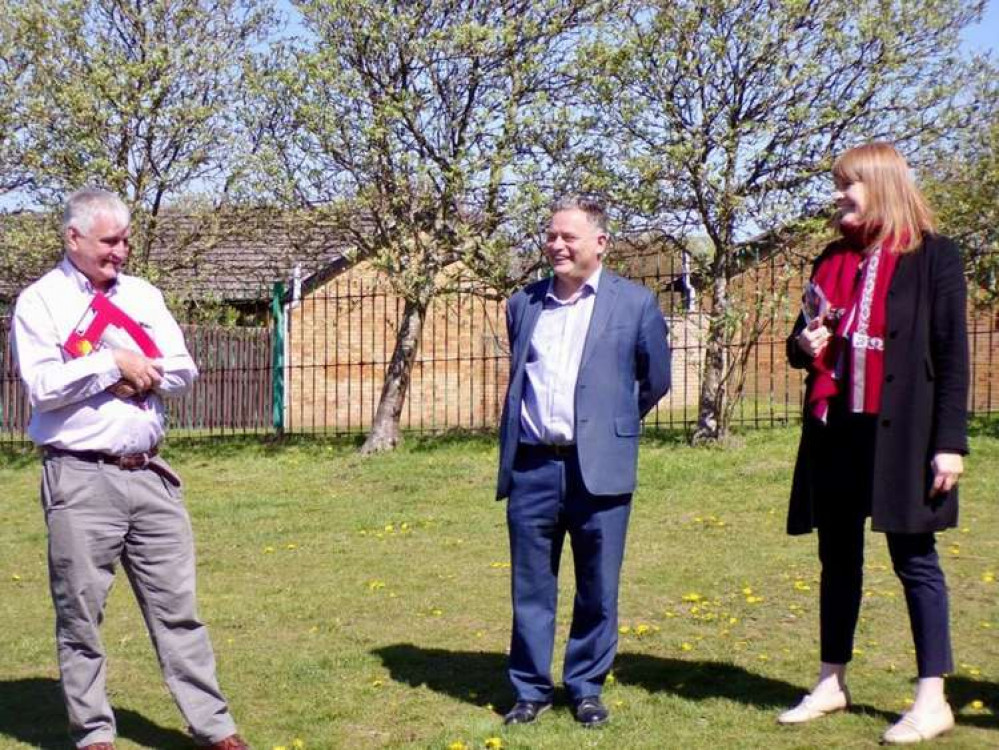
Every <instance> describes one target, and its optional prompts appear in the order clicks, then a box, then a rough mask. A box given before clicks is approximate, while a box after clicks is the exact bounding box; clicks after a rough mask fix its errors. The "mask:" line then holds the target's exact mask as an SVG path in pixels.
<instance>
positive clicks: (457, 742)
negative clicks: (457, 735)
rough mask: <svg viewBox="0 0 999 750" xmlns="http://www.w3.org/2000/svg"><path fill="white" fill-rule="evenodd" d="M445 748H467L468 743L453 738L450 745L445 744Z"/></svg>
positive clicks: (448, 749)
mask: <svg viewBox="0 0 999 750" xmlns="http://www.w3.org/2000/svg"><path fill="white" fill-rule="evenodd" d="M447 750H469V748H468V745H466V744H465V743H464V742H462V741H461V740H455V741H454V742H452V743H451V744H450V745H448V746H447Z"/></svg>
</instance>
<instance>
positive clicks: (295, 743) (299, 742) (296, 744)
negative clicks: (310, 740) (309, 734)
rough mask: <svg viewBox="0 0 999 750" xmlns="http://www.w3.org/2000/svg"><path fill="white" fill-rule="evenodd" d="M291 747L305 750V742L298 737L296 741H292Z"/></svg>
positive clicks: (296, 749)
mask: <svg viewBox="0 0 999 750" xmlns="http://www.w3.org/2000/svg"><path fill="white" fill-rule="evenodd" d="M291 746H292V747H293V748H294V749H295V750H305V740H303V739H299V738H298V737H296V738H295V739H294V740H292V741H291Z"/></svg>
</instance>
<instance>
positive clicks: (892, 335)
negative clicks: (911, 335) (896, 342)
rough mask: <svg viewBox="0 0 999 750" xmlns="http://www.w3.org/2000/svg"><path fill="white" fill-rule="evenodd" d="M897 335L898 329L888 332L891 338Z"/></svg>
mask: <svg viewBox="0 0 999 750" xmlns="http://www.w3.org/2000/svg"><path fill="white" fill-rule="evenodd" d="M897 336H898V331H891V332H890V333H889V334H888V338H890V339H893V338H896V337H897Z"/></svg>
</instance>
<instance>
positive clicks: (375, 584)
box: [368, 579, 385, 591]
mask: <svg viewBox="0 0 999 750" xmlns="http://www.w3.org/2000/svg"><path fill="white" fill-rule="evenodd" d="M383 588H385V581H379V580H377V579H373V580H371V581H368V589H370V590H371V591H378V590H379V589H383Z"/></svg>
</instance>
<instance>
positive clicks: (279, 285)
mask: <svg viewBox="0 0 999 750" xmlns="http://www.w3.org/2000/svg"><path fill="white" fill-rule="evenodd" d="M283 299H284V283H283V282H280V281H276V282H274V295H273V297H272V299H271V319H272V320H273V321H274V322H273V325H274V335H273V336H272V337H271V338H272V341H273V347H274V348H273V351H272V353H271V383H272V389H271V407H272V412H271V418H272V421H273V423H274V431H275V432H276V433H277V434H278V435H283V434H284V305H283V304H282V300H283Z"/></svg>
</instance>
